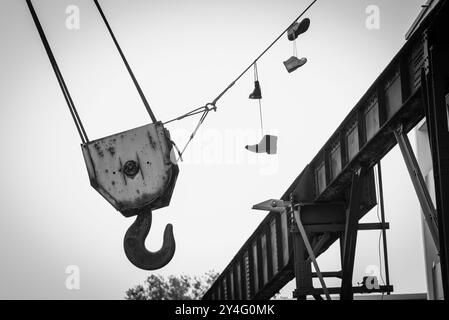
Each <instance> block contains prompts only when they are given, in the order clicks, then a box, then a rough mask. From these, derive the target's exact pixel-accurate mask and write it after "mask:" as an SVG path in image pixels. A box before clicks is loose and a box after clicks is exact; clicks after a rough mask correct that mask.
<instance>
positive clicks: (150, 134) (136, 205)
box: [82, 122, 179, 217]
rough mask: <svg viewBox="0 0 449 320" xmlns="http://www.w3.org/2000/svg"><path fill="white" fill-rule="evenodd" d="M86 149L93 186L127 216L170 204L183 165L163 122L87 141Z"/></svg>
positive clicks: (84, 152)
mask: <svg viewBox="0 0 449 320" xmlns="http://www.w3.org/2000/svg"><path fill="white" fill-rule="evenodd" d="M82 150H83V155H84V160H85V162H86V166H87V171H88V173H89V178H90V183H91V185H92V187H93V188H94V189H95V190H97V191H98V192H99V193H100V194H101V195H102V196H103V197H104V198H105V199H106V200H107V201H108V202H109V203H110V204H112V205H113V206H114V208H115V209H117V210H118V211H120V212H121V213H122V214H123V215H124V216H125V217H131V216H134V215H138V214H139V213H140V212H142V211H148V210H155V209H159V208H163V207H166V206H168V205H169V203H170V199H171V196H172V193H173V189H174V187H175V183H176V178H177V176H178V173H179V169H178V166H177V165H176V163H174V159H175V157H174V156H173V157H171V150H172V142H171V140H170V133H169V132H168V130H167V129H165V128H164V126H163V125H162V123H161V122H157V123H152V124H148V125H145V126H143V127H139V128H135V129H132V130H128V131H125V132H121V133H118V134H115V135H111V136H109V137H105V138H102V139H98V140H94V141H91V142H88V143H85V144H83V145H82ZM172 159H173V161H172Z"/></svg>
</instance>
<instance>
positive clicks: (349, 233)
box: [340, 169, 365, 300]
mask: <svg viewBox="0 0 449 320" xmlns="http://www.w3.org/2000/svg"><path fill="white" fill-rule="evenodd" d="M364 172H365V171H364V170H363V169H362V170H360V171H359V172H356V173H354V175H353V177H352V185H351V194H350V203H349V210H348V212H347V215H346V227H345V232H344V234H343V239H344V240H343V246H342V280H341V290H340V299H341V300H352V299H353V298H354V295H353V291H352V275H353V272H354V259H355V248H356V243H357V231H358V228H357V225H358V220H359V214H360V186H361V178H362V175H363V173H364Z"/></svg>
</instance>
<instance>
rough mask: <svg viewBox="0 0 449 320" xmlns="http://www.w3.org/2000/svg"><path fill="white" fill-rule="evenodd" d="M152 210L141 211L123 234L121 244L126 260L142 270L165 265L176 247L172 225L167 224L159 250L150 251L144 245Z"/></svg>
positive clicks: (149, 226) (154, 268)
mask: <svg viewBox="0 0 449 320" xmlns="http://www.w3.org/2000/svg"><path fill="white" fill-rule="evenodd" d="M151 221H152V212H151V210H149V211H148V212H143V213H141V214H139V215H138V216H137V219H136V221H134V223H133V224H132V225H131V226H130V227H129V229H128V231H127V232H126V234H125V239H124V241H123V246H124V248H125V254H126V256H127V257H128V260H129V261H130V262H131V263H132V264H133V265H135V266H136V267H138V268H140V269H144V270H157V269H160V268H163V267H164V266H165V265H167V264H168V263H169V262H170V260H171V259H172V258H173V255H174V254H175V249H176V243H175V238H174V236H173V226H172V225H171V224H168V225H167V226H166V227H165V231H164V243H163V244H162V248H161V249H160V250H159V251H156V252H151V251H149V250H147V248H146V247H145V239H146V237H147V236H148V233H149V232H150V229H151Z"/></svg>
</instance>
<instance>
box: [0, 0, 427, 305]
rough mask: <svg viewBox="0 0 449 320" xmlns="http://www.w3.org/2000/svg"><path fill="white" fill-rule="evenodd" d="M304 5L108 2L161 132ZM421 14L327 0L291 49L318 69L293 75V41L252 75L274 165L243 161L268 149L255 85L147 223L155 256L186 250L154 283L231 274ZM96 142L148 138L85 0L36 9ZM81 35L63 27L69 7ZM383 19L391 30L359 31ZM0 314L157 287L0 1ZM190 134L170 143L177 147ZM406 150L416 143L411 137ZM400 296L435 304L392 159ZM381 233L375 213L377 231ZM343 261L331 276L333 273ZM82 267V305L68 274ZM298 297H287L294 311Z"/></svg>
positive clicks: (16, 2) (8, 7)
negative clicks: (272, 208)
mask: <svg viewBox="0 0 449 320" xmlns="http://www.w3.org/2000/svg"><path fill="white" fill-rule="evenodd" d="M308 2H309V1H303V0H295V1H293V0H283V1H279V0H276V1H275V0H239V1H234V0H233V1H230V0H209V1H206V0H189V1H179V0H178V1H174V0H164V1H162V0H161V1H156V0H151V1H149V0H147V1H145V0H134V1H124V0H103V1H101V3H102V5H103V9H104V11H105V13H106V15H107V16H108V18H109V20H110V23H111V26H112V28H113V29H114V31H115V33H116V36H117V38H118V40H119V42H120V43H121V45H122V48H123V50H124V51H125V54H126V55H127V57H128V60H129V62H130V64H131V65H132V67H133V68H134V71H135V74H136V76H137V78H138V79H139V81H140V83H141V86H142V88H143V89H144V91H145V94H146V95H147V97H148V100H149V102H150V104H151V105H152V107H153V109H154V112H155V114H156V117H157V118H158V119H160V120H168V119H169V118H172V117H175V116H178V115H180V114H182V113H184V112H186V111H189V110H191V109H193V108H196V107H200V106H202V105H204V104H205V103H207V102H210V101H211V100H213V99H214V98H215V97H216V96H217V95H218V94H219V93H220V92H221V90H222V89H224V88H225V87H226V86H227V85H228V83H229V82H230V81H231V80H233V78H234V77H235V76H236V75H237V74H238V73H240V71H242V70H243V68H244V67H246V66H247V65H248V64H249V63H250V62H251V61H252V60H253V59H254V58H255V57H256V56H257V55H258V54H259V52H260V51H261V50H263V49H264V47H265V46H266V45H267V44H268V43H270V42H271V41H272V40H273V39H274V38H275V37H276V36H277V35H278V34H279V33H280V31H282V30H283V29H284V28H285V27H286V26H288V25H289V24H290V23H291V22H292V20H293V19H294V18H296V16H297V15H298V13H299V12H300V11H301V10H302V9H303V8H305V6H306V5H308ZM423 2H424V1H423V0H400V1H399V0H395V1H393V0H389V1H388V0H370V1H366V0H340V1H334V0H319V1H318V2H317V4H316V5H315V6H314V7H313V8H312V9H311V11H310V12H309V13H308V14H307V16H308V17H309V18H310V19H311V21H312V24H311V27H310V30H309V32H308V33H307V34H305V35H303V36H301V37H300V39H299V41H298V51H299V55H300V56H301V57H302V56H305V57H307V58H308V60H309V61H308V63H307V64H306V65H305V66H304V67H303V68H302V69H300V70H298V71H296V72H294V73H292V74H288V73H287V72H286V70H285V68H284V66H283V64H282V62H283V61H284V60H286V59H288V58H289V57H290V56H291V53H292V44H291V42H289V41H288V40H287V39H286V37H285V38H284V39H282V40H281V41H280V42H279V43H278V44H277V45H276V46H275V47H273V48H272V50H271V51H269V52H268V54H267V55H266V56H264V58H263V59H262V60H261V61H260V62H259V64H258V66H259V78H260V82H261V86H262V92H263V101H262V103H263V108H264V118H265V127H266V129H267V130H266V131H267V132H268V133H273V134H276V135H278V136H279V149H278V151H279V154H278V155H277V156H267V155H261V156H259V157H256V156H255V155H253V154H249V153H248V152H247V151H246V150H245V149H244V145H245V144H248V143H250V144H253V143H256V142H257V140H258V139H260V132H259V119H258V106H257V103H256V102H255V101H251V100H249V99H248V95H249V93H250V92H251V91H252V89H253V84H252V82H253V78H252V77H253V76H252V72H249V73H248V74H247V75H246V76H244V77H243V78H242V79H241V81H240V82H238V83H237V85H236V86H235V87H234V88H233V89H232V90H231V91H229V93H228V94H227V95H226V96H224V97H223V99H222V100H221V101H220V103H219V105H218V106H219V111H218V112H217V113H212V114H211V115H210V117H209V118H208V120H207V121H206V123H205V125H204V127H203V129H202V130H201V132H200V134H199V136H198V138H197V140H195V141H194V143H192V146H191V148H190V149H188V151H187V153H186V161H185V163H183V164H181V165H180V170H181V171H180V175H179V178H178V182H177V185H176V188H175V192H174V195H173V198H172V202H171V205H170V206H169V207H167V208H164V209H162V210H159V211H157V212H155V213H154V219H153V228H152V230H151V232H150V237H149V239H148V241H147V242H148V247H149V248H150V249H153V250H156V249H158V248H159V246H160V245H161V243H162V234H163V230H164V228H165V225H166V224H167V223H172V224H173V225H174V233H175V238H176V241H177V250H176V254H175V257H174V258H173V260H172V262H171V263H170V264H169V265H168V266H166V267H165V268H164V269H162V270H159V271H157V273H160V274H164V275H168V274H181V273H187V274H192V275H200V274H202V273H204V272H206V271H208V270H211V269H214V270H216V271H219V272H221V271H222V270H223V268H224V267H225V266H226V265H227V264H228V263H229V261H230V260H231V259H232V257H233V256H234V255H235V253H236V252H237V251H238V249H239V248H240V247H241V246H242V244H243V243H244V241H245V240H246V239H247V238H248V237H249V236H250V235H251V234H252V232H253V231H254V229H255V228H256V227H257V225H258V224H259V223H260V221H261V220H262V219H263V218H264V213H261V212H254V211H252V210H251V206H252V205H253V204H255V203H258V202H261V201H264V200H266V199H269V198H276V197H279V196H281V195H282V194H283V193H284V191H285V190H286V188H287V187H288V186H289V185H290V184H291V183H292V181H293V180H294V179H295V178H296V176H297V175H298V174H299V173H300V172H301V171H302V170H303V168H304V167H305V166H306V165H307V164H308V163H309V162H310V161H311V160H312V158H313V157H314V156H315V154H316V153H317V152H318V151H319V149H320V148H321V147H322V145H323V144H324V143H325V142H326V140H327V139H328V138H329V136H330V135H331V134H332V133H333V132H334V131H335V129H336V128H337V126H338V125H339V124H340V123H341V121H342V120H343V119H344V117H345V116H346V115H347V113H348V112H349V111H350V110H351V109H352V108H353V107H354V105H355V104H356V103H357V102H358V100H359V99H360V98H361V97H362V95H363V94H364V93H365V92H366V90H367V89H368V88H369V86H370V85H371V84H372V83H373V81H374V80H375V79H376V77H377V76H378V75H379V73H380V72H381V71H382V70H383V69H384V68H385V67H386V65H387V64H388V63H389V62H390V61H391V59H392V58H393V56H394V55H395V54H396V53H397V51H398V50H399V49H400V48H401V47H402V45H403V44H404V42H405V40H404V35H405V33H406V31H407V30H408V28H409V27H410V25H411V24H412V22H413V20H414V19H415V18H416V16H417V15H418V13H419V11H420V10H421V8H420V5H421V4H423ZM33 3H34V5H35V8H36V11H37V13H38V15H39V17H40V19H41V22H42V24H43V27H44V29H45V31H46V33H47V36H48V39H49V42H50V44H51V46H52V48H53V50H54V53H55V56H56V59H57V60H58V62H59V64H60V68H61V70H62V73H63V75H64V76H65V79H66V82H67V84H68V87H69V90H70V92H71V94H72V96H73V98H74V101H75V103H76V105H77V107H78V109H79V113H80V115H81V117H82V119H83V121H84V123H85V126H86V129H87V131H88V134H89V137H90V138H91V139H96V138H101V137H104V136H106V135H110V134H113V133H118V132H121V131H124V130H128V129H131V128H134V127H137V126H140V125H144V124H146V123H149V122H150V121H151V120H150V119H149V117H148V115H147V113H146V111H145V108H144V107H143V105H142V103H141V101H140V100H139V97H138V95H137V93H136V91H135V88H134V87H133V85H132V82H131V80H130V78H129V76H128V74H127V73H126V70H125V68H124V66H123V64H122V62H121V60H120V57H119V56H118V54H117V51H116V50H115V47H114V46H113V43H112V41H111V39H110V37H109V35H108V33H107V30H106V28H105V26H104V24H103V22H102V20H101V19H100V16H99V14H98V12H97V11H96V8H95V6H94V4H93V1H91V0H58V1H54V0H34V1H33ZM69 5H76V6H78V7H79V9H80V18H81V19H80V23H81V24H80V29H79V30H69V29H67V28H66V18H67V15H66V8H67V6H69ZM369 5H376V6H378V7H379V9H380V29H378V30H369V29H367V28H366V26H365V21H366V19H367V14H366V12H365V11H366V8H367V7H368V6H369ZM0 43H1V44H2V47H1V50H0V58H1V59H0V71H1V72H0V145H1V147H2V156H1V157H0V167H1V168H3V170H2V178H1V180H0V200H1V206H0V211H1V213H0V252H1V259H0V298H3V299H4V298H8V299H16V298H42V299H47V298H61V299H79V298H85V299H93V298H103V299H117V298H118V299H120V298H122V297H123V296H124V293H125V291H126V289H127V288H129V287H131V286H134V285H136V284H138V283H141V282H143V280H144V279H145V278H146V276H148V275H149V272H146V271H142V270H139V269H137V268H135V267H134V266H133V265H132V264H130V263H129V262H128V260H127V259H126V257H125V255H124V252H123V245H122V242H123V236H124V234H125V232H126V230H127V229H128V227H129V226H130V225H131V223H132V222H133V220H134V219H132V218H131V219H126V218H124V217H123V216H122V215H121V214H120V213H118V212H116V211H115V209H114V208H113V207H112V206H111V205H109V204H108V203H107V202H106V201H105V200H104V199H103V198H102V197H101V196H100V195H99V194H98V193H97V192H96V191H95V190H94V189H92V188H91V187H90V185H89V179H88V176H87V171H86V168H85V164H84V160H83V157H82V154H81V149H80V141H79V137H78V135H77V132H76V130H75V128H74V126H73V123H72V120H71V118H70V114H69V112H68V110H67V107H66V105H65V101H64V99H63V96H62V94H61V92H60V89H59V87H58V84H57V82H56V79H55V76H54V74H53V71H52V69H51V66H50V64H49V62H48V58H47V56H46V53H45V51H44V49H43V46H42V44H41V42H40V39H39V37H38V34H37V32H36V29H35V26H34V24H33V21H32V19H31V17H30V14H29V12H28V8H27V6H26V3H25V0H0ZM195 121H196V119H189V120H184V121H181V122H175V123H173V124H171V125H169V126H168V128H169V129H170V131H171V134H172V136H173V138H174V140H175V141H176V143H177V144H178V145H180V146H182V145H183V144H184V143H185V142H186V140H187V138H188V134H189V133H190V131H191V130H192V129H193V127H194V126H195V124H196V122H195ZM411 138H412V137H411ZM383 164H384V168H383V169H384V184H385V185H384V190H385V198H386V209H387V220H388V221H389V222H391V230H390V231H388V244H389V253H390V268H391V279H392V283H393V284H394V285H395V289H396V292H399V293H402V292H425V291H426V287H425V278H424V262H423V244H422V234H421V222H420V213H419V206H418V201H417V199H416V196H415V195H414V193H413V190H412V184H411V182H410V180H409V177H408V176H407V172H406V168H405V165H404V164H403V162H402V159H401V157H400V154H399V152H398V150H397V149H395V150H394V151H393V152H391V153H390V154H389V155H388V156H387V157H386V158H385V160H384V162H383ZM367 219H368V220H370V221H376V219H377V218H376V216H375V212H373V213H372V214H371V215H370V217H368V218H367ZM357 245H358V247H357V257H356V269H355V273H354V282H357V281H360V280H361V279H362V277H363V276H364V275H365V271H366V268H367V267H368V266H370V265H379V258H378V232H365V233H363V234H361V235H360V237H359V241H358V244H357ZM338 254H339V253H338V248H336V247H335V248H332V249H331V250H330V251H329V252H328V253H327V254H325V255H323V256H322V257H321V258H320V259H319V262H320V265H321V268H322V269H323V270H337V269H338V268H339V267H340V266H339V258H338V257H339V256H338ZM69 265H75V266H78V267H79V269H80V272H81V278H80V290H68V289H67V288H66V285H65V281H66V278H67V274H66V267H67V266H69ZM292 290H293V286H291V285H290V286H288V287H287V288H286V289H285V290H283V295H286V296H291V291H292Z"/></svg>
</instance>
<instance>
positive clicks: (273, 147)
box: [245, 135, 278, 154]
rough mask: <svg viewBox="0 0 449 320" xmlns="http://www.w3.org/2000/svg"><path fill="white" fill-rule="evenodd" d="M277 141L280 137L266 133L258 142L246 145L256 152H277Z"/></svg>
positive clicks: (247, 148)
mask: <svg viewBox="0 0 449 320" xmlns="http://www.w3.org/2000/svg"><path fill="white" fill-rule="evenodd" d="M277 143H278V137H276V136H271V135H265V136H264V137H263V138H262V141H260V142H259V143H258V144H255V145H250V146H249V145H248V146H246V147H245V148H246V150H248V151H251V152H255V153H267V154H276V153H277V149H278V148H277Z"/></svg>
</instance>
